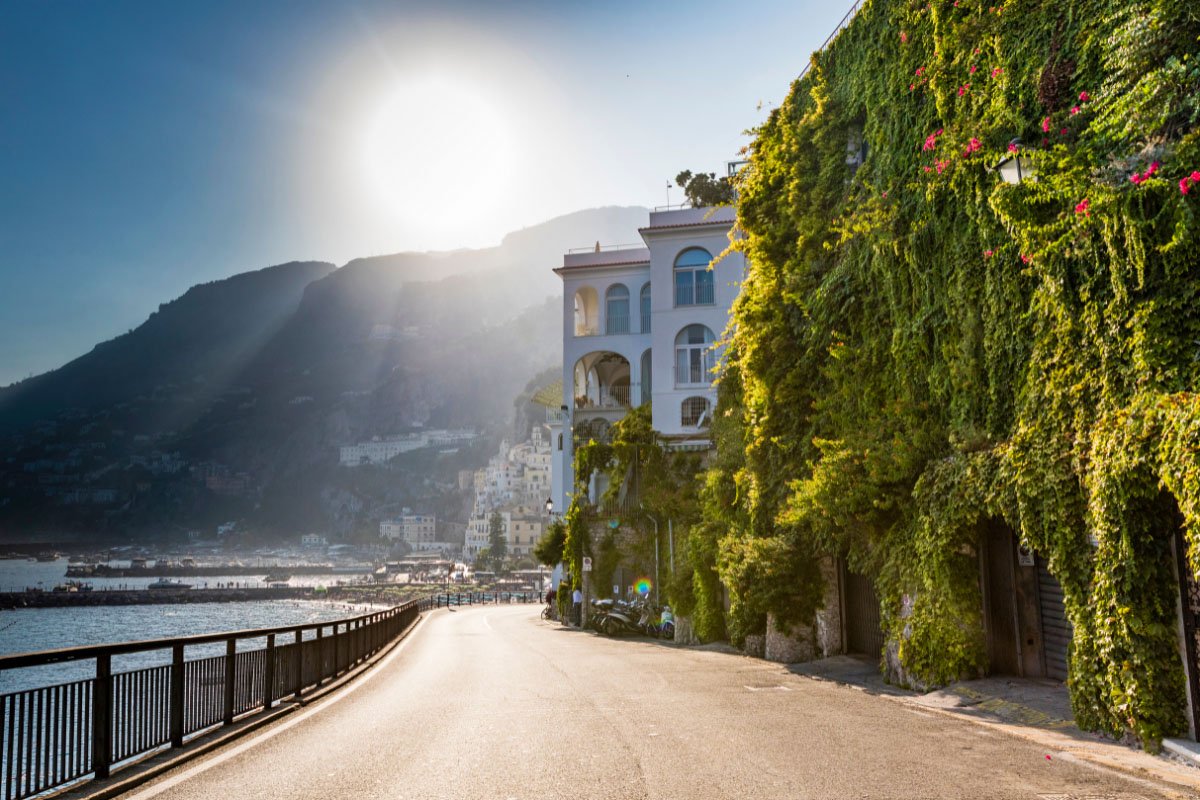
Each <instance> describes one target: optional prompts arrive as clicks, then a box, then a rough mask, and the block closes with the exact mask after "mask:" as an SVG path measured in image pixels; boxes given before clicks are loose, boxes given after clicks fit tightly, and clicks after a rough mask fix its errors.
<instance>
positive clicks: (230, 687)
mask: <svg viewBox="0 0 1200 800" xmlns="http://www.w3.org/2000/svg"><path fill="white" fill-rule="evenodd" d="M235 688H237V639H227V640H226V641H225V709H224V712H225V713H224V717H223V719H224V721H225V724H226V725H232V724H233V697H234V689H235Z"/></svg>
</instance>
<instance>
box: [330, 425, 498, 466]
mask: <svg viewBox="0 0 1200 800" xmlns="http://www.w3.org/2000/svg"><path fill="white" fill-rule="evenodd" d="M478 437H479V434H477V433H475V432H474V431H469V430H432V431H422V432H420V433H409V434H405V435H403V436H389V437H387V438H380V437H378V436H376V437H375V438H373V439H372V440H371V441H369V442H358V443H357V444H348V445H345V446H343V447H340V448H338V461H339V463H340V464H341V465H342V466H343V467H357V466H360V465H362V464H385V463H387V462H388V461H390V460H392V459H393V458H395V457H396V456H398V455H402V454H404V453H410V452H412V451H413V450H422V449H424V448H426V447H458V446H459V445H462V444H464V443H466V442H470V441H472V440H473V439H476V438H478Z"/></svg>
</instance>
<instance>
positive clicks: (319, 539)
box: [300, 533, 329, 547]
mask: <svg viewBox="0 0 1200 800" xmlns="http://www.w3.org/2000/svg"><path fill="white" fill-rule="evenodd" d="M327 544H329V541H328V540H327V539H326V538H325V537H324V536H322V535H321V534H319V533H306V534H304V535H303V536H301V537H300V546H301V547H325V546H326V545H327Z"/></svg>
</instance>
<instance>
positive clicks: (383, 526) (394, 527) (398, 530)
mask: <svg viewBox="0 0 1200 800" xmlns="http://www.w3.org/2000/svg"><path fill="white" fill-rule="evenodd" d="M379 535H380V537H382V538H384V539H390V540H392V541H402V542H404V543H405V544H407V545H408V546H409V547H411V548H412V549H413V550H430V549H435V548H433V545H434V544H435V540H436V539H437V519H436V517H434V516H433V515H430V514H403V515H401V516H399V517H396V518H395V519H389V520H384V521H383V522H380V523H379ZM440 544H444V543H440Z"/></svg>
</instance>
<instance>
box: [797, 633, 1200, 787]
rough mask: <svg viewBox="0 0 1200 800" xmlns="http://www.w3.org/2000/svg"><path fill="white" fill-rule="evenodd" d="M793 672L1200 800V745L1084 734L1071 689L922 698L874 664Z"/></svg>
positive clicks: (1014, 682) (1000, 680) (861, 661)
mask: <svg viewBox="0 0 1200 800" xmlns="http://www.w3.org/2000/svg"><path fill="white" fill-rule="evenodd" d="M787 668H788V670H789V671H790V672H793V673H795V674H797V675H806V676H808V677H811V678H814V679H817V680H827V681H833V682H836V683H840V684H843V685H846V686H850V687H853V688H856V689H860V690H861V691H864V692H867V693H869V694H875V695H879V696H882V697H887V698H889V699H892V700H894V701H897V702H901V703H905V704H908V705H911V706H918V707H920V708H922V709H925V710H928V711H930V712H932V713H937V714H948V715H952V716H956V717H959V718H967V719H971V720H973V721H975V722H977V723H979V724H982V725H988V726H991V727H993V728H997V729H1000V730H1003V731H1005V732H1007V733H1010V734H1012V735H1015V736H1019V737H1021V738H1023V739H1027V740H1030V741H1035V742H1038V743H1039V744H1041V745H1043V746H1045V747H1046V748H1047V753H1046V758H1048V759H1053V758H1060V759H1062V758H1065V759H1078V760H1083V761H1088V762H1090V763H1092V764H1096V765H1098V766H1101V767H1104V768H1108V769H1113V770H1117V771H1120V772H1122V773H1125V774H1127V775H1132V776H1135V777H1139V778H1143V779H1149V780H1154V781H1167V782H1169V783H1172V784H1176V785H1179V786H1184V787H1190V788H1194V789H1195V790H1196V792H1197V793H1198V794H1200V745H1197V743H1196V742H1191V741H1186V740H1179V739H1174V740H1168V741H1166V742H1164V743H1163V749H1164V752H1163V754H1162V755H1158V756H1155V755H1151V754H1149V753H1146V752H1144V751H1143V750H1141V749H1139V748H1138V747H1137V746H1136V744H1134V743H1132V742H1117V741H1114V740H1112V739H1110V738H1108V737H1105V736H1101V735H1099V734H1095V733H1089V732H1086V731H1082V730H1080V729H1079V728H1077V727H1076V726H1075V723H1074V717H1073V715H1072V713H1071V702H1070V699H1069V698H1068V696H1067V689H1066V686H1064V685H1063V684H1061V683H1059V682H1057V681H1049V680H1036V679H1024V678H1006V677H992V678H983V679H980V680H973V681H961V682H959V683H955V684H952V685H950V686H947V687H946V688H944V689H939V690H936V691H932V692H928V693H925V694H921V693H919V692H913V691H909V690H907V689H901V688H898V687H896V686H890V685H888V684H887V683H886V682H884V680H883V676H882V675H880V672H879V665H878V662H876V661H875V660H874V659H869V658H862V657H857V656H834V657H832V658H826V659H821V660H818V661H809V662H806V663H802V664H789V665H788V667H787Z"/></svg>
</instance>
